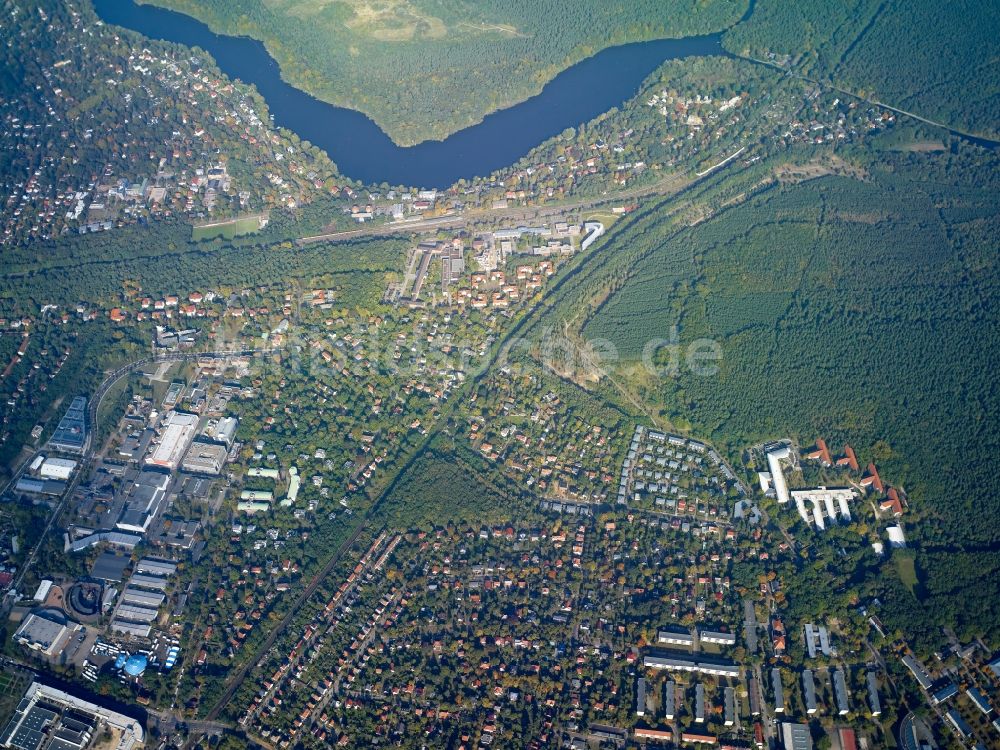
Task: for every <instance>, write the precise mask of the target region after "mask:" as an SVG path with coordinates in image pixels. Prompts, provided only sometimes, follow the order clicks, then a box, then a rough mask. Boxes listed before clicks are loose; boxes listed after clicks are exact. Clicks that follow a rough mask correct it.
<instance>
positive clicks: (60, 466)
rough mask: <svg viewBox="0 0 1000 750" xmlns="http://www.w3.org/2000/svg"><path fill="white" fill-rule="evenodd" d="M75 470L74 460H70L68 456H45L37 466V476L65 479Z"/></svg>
mask: <svg viewBox="0 0 1000 750" xmlns="http://www.w3.org/2000/svg"><path fill="white" fill-rule="evenodd" d="M75 470H76V461H70V460H69V459H68V458H46V459H45V460H44V461H43V462H42V465H41V466H39V467H38V476H40V477H42V478H43V479H59V480H66V479H69V478H70V477H71V476H73V472H74V471H75Z"/></svg>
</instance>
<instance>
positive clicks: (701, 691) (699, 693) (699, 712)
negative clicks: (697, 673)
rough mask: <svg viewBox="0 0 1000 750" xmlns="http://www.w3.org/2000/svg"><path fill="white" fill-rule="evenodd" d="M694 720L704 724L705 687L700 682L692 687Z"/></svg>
mask: <svg viewBox="0 0 1000 750" xmlns="http://www.w3.org/2000/svg"><path fill="white" fill-rule="evenodd" d="M694 720H695V722H696V723H698V724H704V723H705V686H704V685H703V684H702V683H700V682H699V683H698V684H697V685H695V686H694Z"/></svg>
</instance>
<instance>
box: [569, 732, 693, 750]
mask: <svg viewBox="0 0 1000 750" xmlns="http://www.w3.org/2000/svg"><path fill="white" fill-rule="evenodd" d="M633 735H634V736H635V738H636V739H637V740H653V741H654V742H671V741H673V739H674V733H673V731H671V730H669V729H648V728H646V727H636V728H635V730H634V732H633ZM584 746H585V747H586V745H584Z"/></svg>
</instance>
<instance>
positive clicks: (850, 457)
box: [837, 443, 859, 471]
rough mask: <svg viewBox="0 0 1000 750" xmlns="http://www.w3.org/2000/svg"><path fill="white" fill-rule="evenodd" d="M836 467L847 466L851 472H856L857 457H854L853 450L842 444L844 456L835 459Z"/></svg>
mask: <svg viewBox="0 0 1000 750" xmlns="http://www.w3.org/2000/svg"><path fill="white" fill-rule="evenodd" d="M837 466H848V467H850V469H851V471H858V468H859V467H858V457H857V456H855V455H854V448H852V447H851V446H850V445H849V444H847V443H844V455H843V456H841V457H840V458H838V459H837Z"/></svg>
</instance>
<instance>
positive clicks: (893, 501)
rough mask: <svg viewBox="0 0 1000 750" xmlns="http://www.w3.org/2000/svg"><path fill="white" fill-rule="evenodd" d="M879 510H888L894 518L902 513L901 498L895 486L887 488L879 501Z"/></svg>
mask: <svg viewBox="0 0 1000 750" xmlns="http://www.w3.org/2000/svg"><path fill="white" fill-rule="evenodd" d="M879 510H883V511H890V512H891V513H892V515H894V516H896V518H899V517H900V516H901V515H903V500H902V498H901V497H900V495H899V492H898V491H897V490H896V488H895V487H890V488H889V491H888V492H887V493H886V496H885V498H884V499H883V500H882V502H881V503H879Z"/></svg>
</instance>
